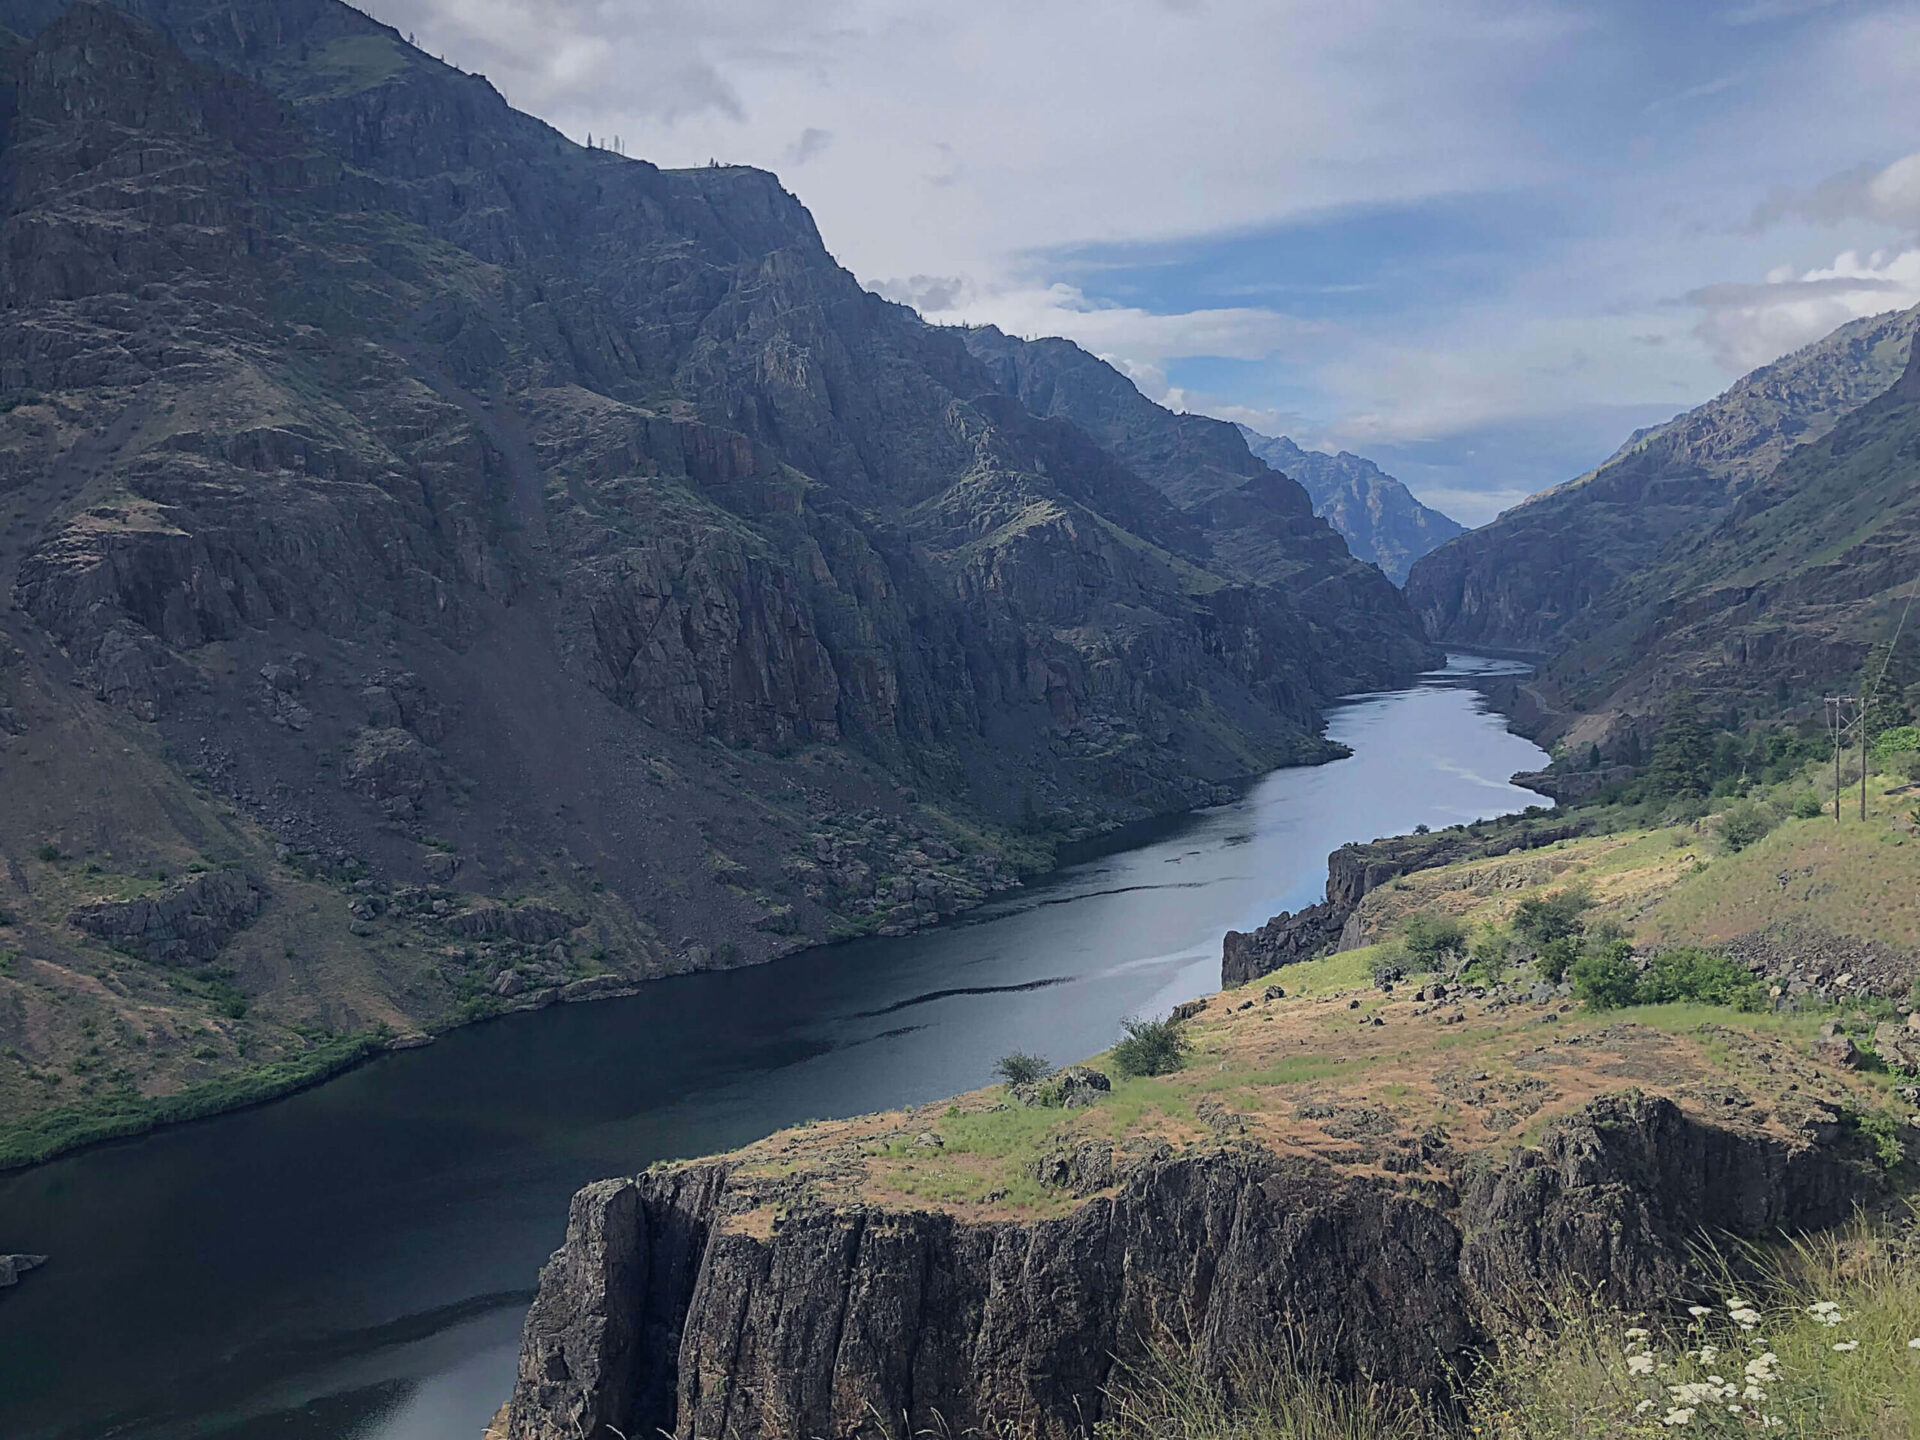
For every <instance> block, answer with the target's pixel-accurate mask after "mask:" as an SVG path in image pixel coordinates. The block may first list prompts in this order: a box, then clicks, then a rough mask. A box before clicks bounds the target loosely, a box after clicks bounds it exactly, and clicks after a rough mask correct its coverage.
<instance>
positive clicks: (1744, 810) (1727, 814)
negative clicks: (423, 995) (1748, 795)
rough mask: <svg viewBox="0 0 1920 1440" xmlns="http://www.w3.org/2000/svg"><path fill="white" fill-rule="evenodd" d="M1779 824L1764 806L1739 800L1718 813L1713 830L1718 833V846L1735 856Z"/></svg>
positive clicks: (1763, 837) (1770, 811)
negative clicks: (1718, 816)
mask: <svg viewBox="0 0 1920 1440" xmlns="http://www.w3.org/2000/svg"><path fill="white" fill-rule="evenodd" d="M1779 823H1780V822H1779V820H1778V818H1777V817H1776V816H1775V815H1774V813H1773V811H1772V810H1770V809H1769V808H1768V807H1766V806H1765V805H1756V804H1755V803H1754V802H1753V801H1751V800H1741V801H1739V802H1737V803H1736V804H1733V805H1729V806H1728V807H1727V808H1726V809H1725V810H1723V811H1721V812H1720V818H1719V819H1718V820H1716V821H1715V822H1714V829H1715V830H1716V831H1717V832H1718V833H1719V836H1720V844H1721V846H1722V847H1723V848H1724V849H1725V850H1726V851H1727V853H1728V854H1730V855H1737V854H1739V853H1740V852H1741V851H1742V850H1744V849H1746V848H1747V847H1748V846H1749V845H1752V844H1754V843H1755V842H1756V841H1759V840H1763V839H1765V838H1766V836H1767V834H1768V833H1769V832H1770V831H1771V830H1772V829H1773V827H1774V826H1775V825H1777V824H1779Z"/></svg>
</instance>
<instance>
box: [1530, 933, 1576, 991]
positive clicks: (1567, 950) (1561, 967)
mask: <svg viewBox="0 0 1920 1440" xmlns="http://www.w3.org/2000/svg"><path fill="white" fill-rule="evenodd" d="M1579 958H1580V942H1579V941H1578V940H1577V939H1575V938H1574V937H1573V936H1571V935H1562V936H1560V937H1558V938H1557V939H1554V940H1549V941H1548V942H1547V943H1546V944H1544V945H1542V946H1541V947H1540V950H1539V953H1537V954H1536V955H1535V956H1534V957H1533V968H1534V969H1535V970H1537V971H1539V972H1540V978H1541V979H1542V980H1546V981H1550V982H1551V983H1553V984H1555V985H1558V984H1559V983H1560V982H1561V981H1562V980H1564V979H1566V978H1567V971H1568V970H1570V969H1572V968H1573V962H1574V961H1576V960H1578V959H1579Z"/></svg>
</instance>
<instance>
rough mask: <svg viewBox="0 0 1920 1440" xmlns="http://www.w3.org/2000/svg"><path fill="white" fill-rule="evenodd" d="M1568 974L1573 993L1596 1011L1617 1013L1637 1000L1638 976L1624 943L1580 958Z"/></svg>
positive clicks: (1609, 946)
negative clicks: (1613, 1011) (1571, 981)
mask: <svg viewBox="0 0 1920 1440" xmlns="http://www.w3.org/2000/svg"><path fill="white" fill-rule="evenodd" d="M1567 973H1568V974H1569V975H1571V976H1572V977H1573V993H1574V994H1576V995H1578V996H1579V997H1580V998H1581V999H1582V1000H1584V1001H1586V1002H1587V1004H1589V1005H1591V1006H1592V1007H1593V1008H1594V1009H1596V1010H1617V1009H1619V1008H1620V1007H1621V1006H1623V1005H1632V1004H1635V1003H1637V1001H1638V999H1639V990H1640V973H1639V971H1637V970H1636V969H1634V965H1633V947H1632V946H1631V945H1629V944H1627V943H1626V941H1624V940H1616V941H1614V942H1613V943H1612V944H1611V945H1608V946H1606V947H1605V948H1604V949H1601V950H1596V951H1593V952H1591V953H1589V954H1586V955H1582V956H1581V957H1580V958H1579V959H1578V960H1575V961H1574V962H1573V965H1572V966H1571V967H1570V969H1569V970H1568V972H1567Z"/></svg>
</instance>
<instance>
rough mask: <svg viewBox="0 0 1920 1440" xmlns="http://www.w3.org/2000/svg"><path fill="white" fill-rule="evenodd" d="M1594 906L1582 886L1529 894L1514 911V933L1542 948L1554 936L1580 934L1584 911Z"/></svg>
mask: <svg viewBox="0 0 1920 1440" xmlns="http://www.w3.org/2000/svg"><path fill="white" fill-rule="evenodd" d="M1592 908H1593V896H1592V895H1590V894H1589V893H1588V892H1587V890H1586V889H1585V888H1584V887H1583V886H1579V885H1570V886H1568V887H1567V888H1566V889H1565V890H1559V891H1556V892H1554V893H1553V894H1552V895H1547V896H1532V895H1530V896H1528V897H1527V898H1526V899H1525V900H1522V901H1521V902H1520V903H1519V904H1518V905H1517V906H1515V907H1514V911H1513V933H1514V934H1516V935H1518V936H1519V937H1520V938H1521V939H1522V940H1524V941H1526V942H1527V943H1528V944H1529V945H1531V946H1533V947H1534V949H1536V950H1539V949H1542V948H1543V947H1545V946H1547V945H1550V944H1552V943H1553V942H1554V941H1555V940H1561V939H1565V938H1567V937H1568V936H1572V935H1578V934H1579V933H1580V931H1581V928H1582V926H1581V921H1580V915H1581V912H1583V911H1586V910H1590V909H1592Z"/></svg>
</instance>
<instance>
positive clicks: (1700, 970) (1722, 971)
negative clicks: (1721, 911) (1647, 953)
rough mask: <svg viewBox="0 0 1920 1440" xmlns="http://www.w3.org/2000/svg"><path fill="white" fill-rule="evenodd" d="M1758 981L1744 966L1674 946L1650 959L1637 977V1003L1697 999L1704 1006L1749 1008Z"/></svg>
mask: <svg viewBox="0 0 1920 1440" xmlns="http://www.w3.org/2000/svg"><path fill="white" fill-rule="evenodd" d="M1759 992H1760V982H1759V981H1758V980H1757V979H1755V978H1754V976H1753V972H1751V971H1750V970H1748V969H1747V968H1746V967H1745V966H1744V965H1740V964H1737V963H1736V962H1734V961H1732V960H1729V959H1728V958H1727V957H1726V956H1724V955H1716V954H1715V953H1714V952H1713V951H1711V950H1702V949H1701V948H1700V947H1699V946H1697V945H1677V946H1675V947H1674V948H1673V949H1671V950H1662V951H1661V952H1660V953H1659V954H1658V955H1656V956H1654V957H1653V962H1652V963H1651V964H1650V965H1648V966H1647V970H1646V973H1645V974H1644V975H1642V976H1641V977H1640V987H1639V1003H1640V1004H1642V1005H1660V1004H1664V1003H1666V1002H1668V1001H1673V1000H1697V1001H1700V1002H1702V1003H1704V1004H1707V1005H1741V1006H1745V1005H1751V1004H1752V1003H1754V1001H1755V1000H1756V999H1757V997H1758V995H1759Z"/></svg>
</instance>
